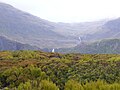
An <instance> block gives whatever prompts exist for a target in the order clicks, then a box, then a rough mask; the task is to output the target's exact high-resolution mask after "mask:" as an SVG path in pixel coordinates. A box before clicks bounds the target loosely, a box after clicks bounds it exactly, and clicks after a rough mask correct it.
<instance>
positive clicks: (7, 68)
mask: <svg viewBox="0 0 120 90" xmlns="http://www.w3.org/2000/svg"><path fill="white" fill-rule="evenodd" d="M0 89H3V90H120V55H117V54H100V55H99V54H94V55H93V54H91V55H90V54H59V53H45V52H41V51H2V52H0Z"/></svg>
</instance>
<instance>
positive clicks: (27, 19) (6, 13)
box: [0, 3, 75, 48]
mask: <svg viewBox="0 0 120 90" xmlns="http://www.w3.org/2000/svg"><path fill="white" fill-rule="evenodd" d="M0 13H1V14H0V35H1V36H4V37H7V38H9V39H11V40H16V41H18V42H21V43H24V44H30V45H33V46H37V47H40V48H44V47H47V48H49V47H51V48H54V47H66V46H71V45H72V46H73V45H74V44H75V40H72V39H68V38H66V37H65V36H62V35H60V34H58V33H56V32H54V31H52V30H53V29H54V28H55V27H54V26H53V25H52V24H53V23H52V22H49V21H47V20H43V19H41V18H38V17H36V16H33V15H31V14H29V13H26V12H23V11H20V10H18V9H16V8H14V7H12V6H10V5H8V4H4V3H0ZM68 42H69V44H68Z"/></svg>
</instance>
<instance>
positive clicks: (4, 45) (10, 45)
mask: <svg viewBox="0 0 120 90" xmlns="http://www.w3.org/2000/svg"><path fill="white" fill-rule="evenodd" d="M2 50H40V48H38V47H35V46H30V45H28V44H22V43H19V42H16V41H12V40H9V39H6V38H5V37H2V36H0V51H2Z"/></svg>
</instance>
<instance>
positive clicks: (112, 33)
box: [86, 18, 120, 41]
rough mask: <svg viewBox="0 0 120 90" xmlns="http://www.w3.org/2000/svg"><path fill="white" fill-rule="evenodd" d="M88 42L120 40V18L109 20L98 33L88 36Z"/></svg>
mask: <svg viewBox="0 0 120 90" xmlns="http://www.w3.org/2000/svg"><path fill="white" fill-rule="evenodd" d="M86 39H87V40H93V41H94V40H96V41H97V40H102V39H120V18H117V19H114V20H109V21H107V22H106V23H104V25H102V26H100V27H99V30H98V31H97V32H96V33H93V34H88V35H86Z"/></svg>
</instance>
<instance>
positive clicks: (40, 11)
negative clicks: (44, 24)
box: [0, 0, 120, 22]
mask: <svg viewBox="0 0 120 90" xmlns="http://www.w3.org/2000/svg"><path fill="white" fill-rule="evenodd" d="M0 1H1V2H4V3H8V4H11V5H13V6H14V7H16V8H19V9H21V10H23V11H26V12H29V13H31V14H33V15H36V16H38V17H40V18H42V19H46V20H49V21H54V22H86V21H95V20H100V19H105V18H114V17H115V18H116V17H120V0H0Z"/></svg>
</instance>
